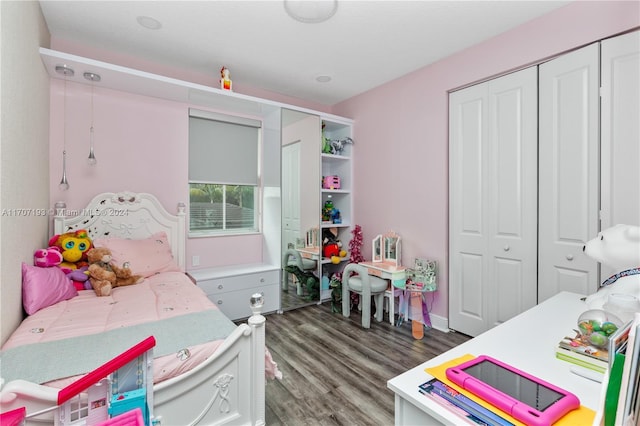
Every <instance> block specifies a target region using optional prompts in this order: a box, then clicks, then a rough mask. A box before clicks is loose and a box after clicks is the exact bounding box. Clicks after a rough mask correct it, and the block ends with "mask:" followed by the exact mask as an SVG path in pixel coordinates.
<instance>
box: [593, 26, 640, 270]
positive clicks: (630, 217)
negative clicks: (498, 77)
mask: <svg viewBox="0 0 640 426" xmlns="http://www.w3.org/2000/svg"><path fill="white" fill-rule="evenodd" d="M601 49H602V58H601V64H602V65H601V72H602V76H601V80H602V95H601V96H602V99H601V104H602V136H601V140H600V145H601V154H602V173H601V182H602V183H601V191H602V192H601V198H602V202H601V210H602V213H601V215H602V217H601V225H602V229H606V228H609V227H611V226H613V225H617V224H620V223H622V224H626V225H638V226H640V184H639V182H640V167H639V166H638V161H639V160H640V119H638V117H640V31H635V32H633V33H629V34H624V35H621V36H618V37H613V38H610V39H607V40H603V41H602V43H601ZM601 268H602V271H601V275H600V282H602V281H603V280H605V279H606V278H607V277H609V276H611V275H612V274H614V273H616V272H619V271H614V270H613V269H612V268H609V267H606V266H604V265H601Z"/></svg>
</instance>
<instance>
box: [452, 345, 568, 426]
mask: <svg viewBox="0 0 640 426" xmlns="http://www.w3.org/2000/svg"><path fill="white" fill-rule="evenodd" d="M483 361H488V362H491V363H493V364H496V365H498V366H500V367H503V368H504V369H506V370H509V371H511V372H512V373H515V374H517V375H520V376H522V377H524V378H526V379H529V380H531V381H533V382H535V383H537V384H538V385H541V386H543V387H546V388H548V389H551V390H552V391H555V392H558V393H559V394H562V396H561V397H560V399H558V400H557V401H556V402H554V403H553V404H551V405H550V406H549V407H547V408H546V409H545V410H543V411H539V410H537V409H535V408H533V407H530V406H528V405H527V404H525V403H524V402H522V401H519V400H517V399H515V398H513V397H512V396H509V395H507V394H506V393H503V392H501V391H500V390H498V389H495V388H493V387H492V386H490V385H489V384H487V383H485V382H483V381H481V380H480V379H477V378H475V377H473V376H471V375H469V374H468V373H467V372H465V371H464V370H465V369H467V368H469V367H472V366H474V365H476V364H479V363H481V362H483ZM446 375H447V378H448V379H449V380H451V381H452V382H453V383H455V384H457V385H458V386H460V387H462V388H463V389H466V390H468V391H469V392H471V393H473V394H474V395H476V396H478V397H480V398H482V399H483V400H485V401H487V402H488V403H490V404H492V405H494V406H496V407H498V408H500V409H501V410H503V411H505V412H506V413H508V414H510V415H511V416H512V417H513V418H515V419H517V420H520V421H522V422H523V423H525V424H527V425H532V426H543V425H550V424H552V423H554V422H556V421H557V420H558V419H560V418H561V417H562V416H564V415H565V414H567V413H568V412H569V411H571V410H575V409H577V408H579V407H580V400H579V399H578V397H576V396H575V395H574V394H572V393H570V392H567V391H566V390H564V389H561V388H559V387H557V386H555V385H552V384H551V383H548V382H545V381H544V380H542V379H539V378H537V377H535V376H532V375H531V374H528V373H525V372H524V371H521V370H518V369H517V368H515V367H512V366H510V365H508V364H505V363H504V362H502V361H498V360H497V359H495V358H491V357H489V356H487V355H482V356H479V357H477V358H474V359H472V360H470V361H467V362H464V363H462V364H460V365H457V366H455V367H451V368H448V369H447V370H446Z"/></svg>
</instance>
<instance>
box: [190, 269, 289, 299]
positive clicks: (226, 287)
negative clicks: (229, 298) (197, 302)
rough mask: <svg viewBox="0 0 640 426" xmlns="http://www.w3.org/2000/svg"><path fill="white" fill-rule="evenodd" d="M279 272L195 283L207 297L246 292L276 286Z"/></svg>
mask: <svg viewBox="0 0 640 426" xmlns="http://www.w3.org/2000/svg"><path fill="white" fill-rule="evenodd" d="M279 281H280V271H279V270H275V271H264V272H258V273H253V274H244V275H236V276H231V277H224V278H216V279H208V280H203V281H197V282H196V283H197V285H198V287H200V288H201V289H203V290H204V291H205V293H207V294H208V295H212V294H218V293H226V292H229V291H239V290H247V289H251V288H256V287H261V286H266V285H269V284H278V282H279Z"/></svg>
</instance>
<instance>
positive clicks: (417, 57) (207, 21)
mask: <svg viewBox="0 0 640 426" xmlns="http://www.w3.org/2000/svg"><path fill="white" fill-rule="evenodd" d="M322 1H327V0H322ZM40 3H41V6H42V12H43V14H44V17H45V20H46V22H47V25H48V27H49V31H50V33H51V35H52V36H53V37H55V38H58V39H62V40H64V39H68V40H73V41H74V42H76V43H80V44H84V45H88V46H95V47H98V48H100V49H104V50H110V51H111V50H113V51H117V52H119V53H123V54H127V55H132V56H135V57H139V58H141V59H144V60H147V61H152V62H157V63H160V64H164V65H171V66H174V67H178V68H185V69H188V70H190V71H192V72H194V71H195V72H201V73H205V74H210V75H214V76H215V78H218V76H219V70H220V68H221V67H222V66H223V65H224V66H226V67H228V68H229V70H230V71H231V79H232V80H233V82H234V89H238V88H241V86H242V85H244V86H251V87H257V88H262V89H266V90H269V91H273V92H277V93H281V94H284V95H288V96H293V97H297V98H302V99H307V100H310V101H314V102H318V103H321V104H325V105H333V104H336V103H338V102H340V101H342V100H345V99H348V98H350V97H352V96H354V95H357V94H359V93H362V92H365V91H367V90H369V89H372V88H374V87H376V86H379V85H381V84H383V83H385V82H388V81H390V80H393V79H394V78H397V77H400V76H402V75H405V74H408V73H410V72H412V71H415V70H417V69H419V68H422V67H424V66H426V65H428V64H431V63H433V62H436V61H438V60H439V59H442V58H444V57H446V56H449V55H451V54H453V53H455V52H458V51H461V50H463V49H465V48H467V47H470V46H472V45H474V44H477V43H479V42H481V41H483V40H486V39H489V38H491V37H493V36H495V35H498V34H500V33H502V32H505V31H507V30H509V29H511V28H513V27H516V26H518V25H520V24H522V23H524V22H527V21H529V20H531V19H534V18H536V17H538V16H541V15H543V14H545V13H548V12H550V11H552V10H554V9H557V8H558V7H561V6H564V5H566V4H567V3H569V1H541V0H538V1H353V0H352V1H346V0H345V1H339V2H338V7H337V10H336V12H335V14H334V15H333V17H332V18H330V19H329V20H328V21H325V22H322V23H301V22H298V21H295V20H293V19H292V18H291V17H290V16H289V15H288V14H287V13H286V11H285V8H284V2H283V1H276V0H269V1H57V0H43V1H41V2H40ZM311 3H313V2H311ZM139 16H147V17H151V18H154V19H156V20H157V21H159V22H160V23H161V24H162V26H161V28H160V29H157V30H150V29H147V28H144V27H142V26H141V25H140V24H138V22H137V20H136V18H137V17H139ZM319 75H328V76H330V77H331V81H330V82H328V83H319V82H317V81H316V77H317V76H319Z"/></svg>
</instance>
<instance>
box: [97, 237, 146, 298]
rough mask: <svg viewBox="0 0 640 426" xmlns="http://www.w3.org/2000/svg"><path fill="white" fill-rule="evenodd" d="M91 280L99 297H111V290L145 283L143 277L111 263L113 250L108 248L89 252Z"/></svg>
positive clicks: (98, 248) (99, 248)
mask: <svg viewBox="0 0 640 426" xmlns="http://www.w3.org/2000/svg"><path fill="white" fill-rule="evenodd" d="M87 259H88V260H89V280H90V281H91V286H92V287H93V289H94V290H95V292H96V294H97V295H98V296H109V295H110V294H111V290H112V289H114V288H116V287H122V286H125V285H133V284H138V283H141V282H142V281H144V277H143V276H141V275H133V274H132V273H131V270H130V269H128V268H120V267H118V266H116V265H115V264H113V263H111V250H109V249H108V248H106V247H96V248H92V249H91V250H89V251H88V252H87Z"/></svg>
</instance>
